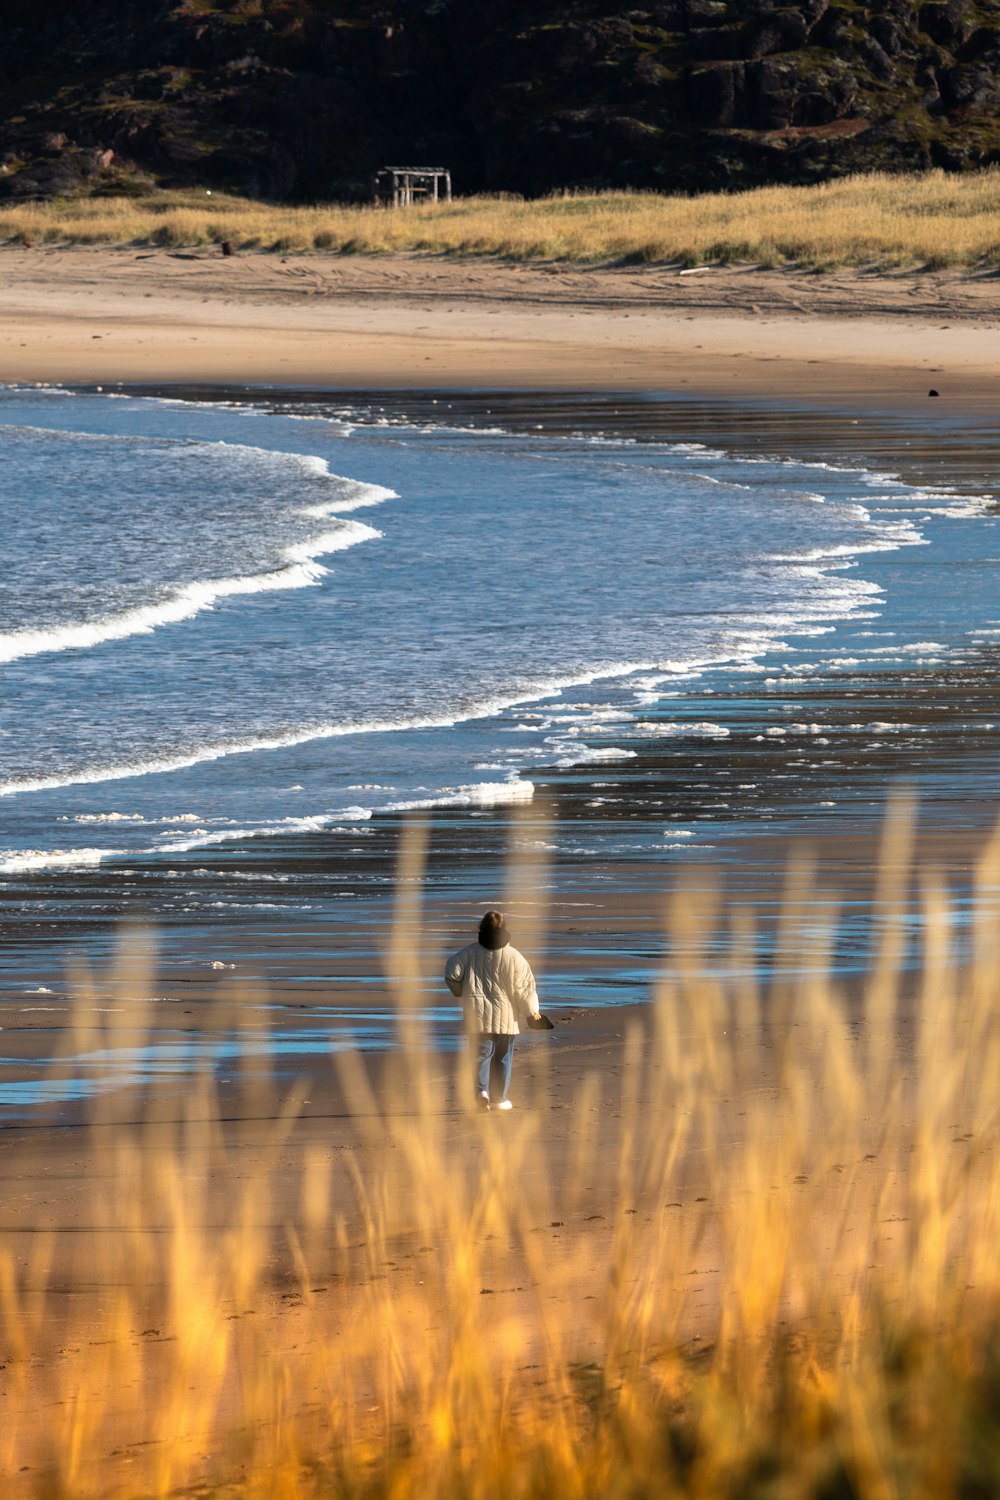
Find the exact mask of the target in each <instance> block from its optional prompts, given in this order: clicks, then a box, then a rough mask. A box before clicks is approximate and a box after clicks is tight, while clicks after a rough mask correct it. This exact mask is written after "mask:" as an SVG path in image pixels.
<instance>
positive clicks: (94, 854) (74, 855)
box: [0, 849, 124, 875]
mask: <svg viewBox="0 0 1000 1500" xmlns="http://www.w3.org/2000/svg"><path fill="white" fill-rule="evenodd" d="M123 853H124V850H122V849H20V850H18V851H17V852H13V851H12V852H9V853H7V854H5V855H0V874H3V875H20V874H23V873H24V872H26V871H28V870H76V869H84V868H86V867H88V866H93V865H99V864H100V863H101V861H102V860H105V859H111V858H113V857H114V856H115V855H119V854H123Z"/></svg>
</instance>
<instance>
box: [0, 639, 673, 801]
mask: <svg viewBox="0 0 1000 1500" xmlns="http://www.w3.org/2000/svg"><path fill="white" fill-rule="evenodd" d="M649 670H650V663H648V662H638V663H631V662H630V663H623V664H622V665H620V666H604V667H596V668H594V669H593V670H592V671H589V672H583V673H580V674H579V675H577V676H573V677H568V678H557V679H555V680H550V681H543V682H539V683H537V684H534V685H532V686H526V687H525V688H524V689H523V690H520V691H513V692H512V693H511V695H510V696H509V697H506V698H489V699H485V700H483V701H481V702H479V703H472V704H469V705H467V706H466V707H465V709H464V711H462V712H458V713H455V714H443V715H440V716H435V717H427V718H410V719H408V718H400V719H367V720H365V719H361V720H351V721H348V722H346V723H343V724H329V723H326V724H313V725H305V726H303V727H302V728H300V729H293V730H289V731H288V732H287V733H284V734H274V735H259V736H248V737H247V738H245V739H239V740H223V741H216V742H215V743H214V744H207V745H201V746H198V747H197V748H196V749H193V750H191V751H190V752H188V753H186V754H179V755H168V756H150V757H149V758H148V759H146V760H135V761H129V762H126V763H124V764H117V765H116V764H114V763H113V762H112V763H108V764H106V765H100V766H90V767H87V768H85V769H80V770H74V771H70V770H67V771H66V772H64V773H57V774H54V775H51V776H39V777H17V778H14V779H12V780H10V781H4V782H0V797H13V796H19V795H24V794H27V793H30V792H45V791H54V790H56V789H57V788H60V787H69V786H94V785H98V784H100V783H102V782H105V781H128V780H131V779H132V778H133V777H138V776H153V775H161V774H165V773H169V772H172V771H186V770H188V769H189V768H190V767H191V766H197V765H203V764H204V763H205V762H207V761H213V760H223V759H224V758H225V757H226V756H229V755H253V754H257V753H259V752H261V751H270V750H288V749H294V748H295V747H296V746H298V745H307V744H310V743H312V742H313V741H316V740H325V739H341V738H344V737H345V736H348V735H356V734H358V735H367V734H399V733H408V732H412V731H415V730H416V731H419V730H426V729H451V728H453V727H454V726H455V725H456V724H459V723H466V722H469V721H471V720H475V719H487V718H491V717H493V716H495V715H498V714H501V713H503V712H504V711H505V710H506V709H509V708H513V707H516V706H517V705H519V704H521V703H530V702H535V701H538V700H540V699H543V698H548V697H555V696H558V694H559V693H561V692H563V691H565V690H566V689H568V688H573V687H581V686H586V685H589V684H591V683H593V682H597V681H600V680H602V679H613V678H617V677H630V676H633V675H634V674H635V673H637V672H648V671H649ZM629 753H630V754H631V753H632V752H631V751H630V752H629Z"/></svg>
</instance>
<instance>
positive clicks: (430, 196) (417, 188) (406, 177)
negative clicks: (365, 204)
mask: <svg viewBox="0 0 1000 1500" xmlns="http://www.w3.org/2000/svg"><path fill="white" fill-rule="evenodd" d="M372 196H373V197H374V199H375V201H376V203H384V204H385V205H386V206H388V205H389V204H391V205H392V207H393V208H409V207H410V206H411V205H412V204H414V203H420V202H422V201H427V202H430V203H438V202H440V201H441V200H442V199H444V201H445V202H448V201H449V200H450V198H451V173H450V172H449V171H448V168H447V167H382V169H381V170H380V171H378V172H376V174H375V176H374V178H373V179H372Z"/></svg>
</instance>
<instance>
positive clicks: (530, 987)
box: [514, 954, 541, 1021]
mask: <svg viewBox="0 0 1000 1500" xmlns="http://www.w3.org/2000/svg"><path fill="white" fill-rule="evenodd" d="M518 958H519V959H520V962H519V963H518V965H517V974H516V981H515V990H514V1003H515V1006H516V1007H517V1009H518V1010H520V1011H521V1013H522V1014H523V1016H524V1018H525V1020H528V1021H534V1020H537V1019H538V1017H539V1016H540V1015H541V1008H540V1006H539V1003H538V992H537V990H536V989H535V976H534V974H532V972H531V965H530V964H529V963H528V960H527V959H526V958H524V957H523V956H522V955H521V954H518Z"/></svg>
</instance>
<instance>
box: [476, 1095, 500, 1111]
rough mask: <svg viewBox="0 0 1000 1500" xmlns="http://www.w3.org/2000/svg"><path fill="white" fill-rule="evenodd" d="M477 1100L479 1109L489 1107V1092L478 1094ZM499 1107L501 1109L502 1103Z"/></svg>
mask: <svg viewBox="0 0 1000 1500" xmlns="http://www.w3.org/2000/svg"><path fill="white" fill-rule="evenodd" d="M478 1100H479V1108H480V1109H489V1107H490V1096H489V1094H486V1093H483V1094H480V1095H478ZM500 1108H501V1109H502V1108H503V1105H501V1106H500Z"/></svg>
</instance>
